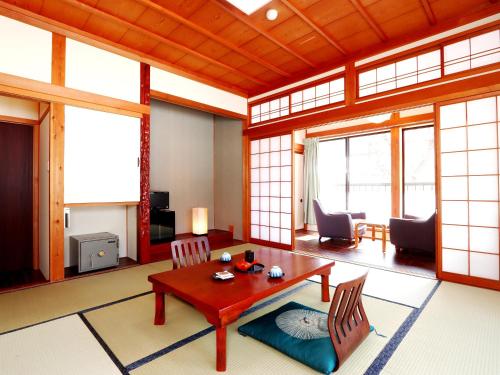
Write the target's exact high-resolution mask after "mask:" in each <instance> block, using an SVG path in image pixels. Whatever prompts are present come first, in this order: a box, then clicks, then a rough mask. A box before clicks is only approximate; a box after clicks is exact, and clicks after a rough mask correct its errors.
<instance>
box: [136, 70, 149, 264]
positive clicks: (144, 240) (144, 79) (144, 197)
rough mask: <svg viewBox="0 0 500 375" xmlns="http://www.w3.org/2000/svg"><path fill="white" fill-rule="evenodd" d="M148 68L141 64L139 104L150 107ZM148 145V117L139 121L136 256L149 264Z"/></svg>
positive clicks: (142, 262)
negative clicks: (139, 168)
mask: <svg viewBox="0 0 500 375" xmlns="http://www.w3.org/2000/svg"><path fill="white" fill-rule="evenodd" d="M150 70H151V68H150V66H149V65H147V64H144V63H141V104H143V105H146V106H148V107H149V106H150V103H151V87H150ZM150 144H151V122H150V115H149V114H147V115H144V116H143V117H142V119H141V165H140V166H141V180H140V184H141V193H140V194H141V200H140V202H139V206H138V207H137V255H138V260H139V263H141V264H144V263H149V262H151V246H150V234H149V230H150V200H149V193H150V190H151V187H150V157H151V155H150Z"/></svg>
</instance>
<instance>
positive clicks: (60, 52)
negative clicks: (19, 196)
mask: <svg viewBox="0 0 500 375" xmlns="http://www.w3.org/2000/svg"><path fill="white" fill-rule="evenodd" d="M65 72H66V37H64V36H62V35H58V34H52V84H54V85H59V86H64V85H65ZM49 160H50V161H49V164H50V165H49V238H50V240H49V243H50V245H49V248H50V250H49V254H50V281H58V280H63V279H64V104H60V103H51V104H50V125H49Z"/></svg>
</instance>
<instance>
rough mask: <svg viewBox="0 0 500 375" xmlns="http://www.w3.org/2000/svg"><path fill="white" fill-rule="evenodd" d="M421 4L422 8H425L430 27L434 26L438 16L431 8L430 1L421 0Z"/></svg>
mask: <svg viewBox="0 0 500 375" xmlns="http://www.w3.org/2000/svg"><path fill="white" fill-rule="evenodd" d="M420 4H422V8H424V12H425V16H426V17H427V21H428V22H429V25H431V26H434V25H435V24H436V23H437V21H436V16H435V15H434V11H433V10H432V8H431V4H430V3H429V0H420Z"/></svg>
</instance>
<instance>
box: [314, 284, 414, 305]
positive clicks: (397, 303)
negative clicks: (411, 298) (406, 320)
mask: <svg viewBox="0 0 500 375" xmlns="http://www.w3.org/2000/svg"><path fill="white" fill-rule="evenodd" d="M307 281H310V282H311V283H316V284H321V282H320V281H316V280H309V279H307ZM329 285H330V287H331V288H335V289H337V287H336V286H335V285H332V284H329ZM363 295H364V296H367V297H370V298H374V299H378V300H380V301H384V302H389V303H394V304H395V305H400V306H404V307H409V308H410V309H417V307H415V306H411V305H407V304H406V303H401V302H396V301H391V300H389V299H385V298H382V297H377V296H374V295H371V294H367V293H363Z"/></svg>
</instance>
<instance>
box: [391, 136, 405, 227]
mask: <svg viewBox="0 0 500 375" xmlns="http://www.w3.org/2000/svg"><path fill="white" fill-rule="evenodd" d="M401 142H402V134H401V128H392V129H391V215H392V216H393V217H400V216H401V214H402V207H401V206H402V205H401V198H402V194H401V192H402V159H401V154H402V144H401Z"/></svg>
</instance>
